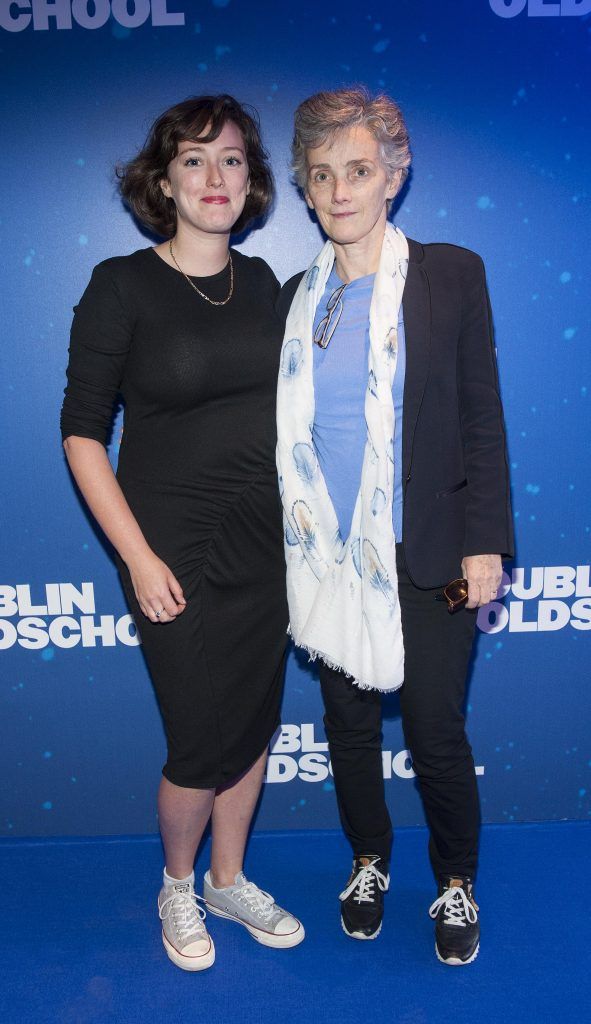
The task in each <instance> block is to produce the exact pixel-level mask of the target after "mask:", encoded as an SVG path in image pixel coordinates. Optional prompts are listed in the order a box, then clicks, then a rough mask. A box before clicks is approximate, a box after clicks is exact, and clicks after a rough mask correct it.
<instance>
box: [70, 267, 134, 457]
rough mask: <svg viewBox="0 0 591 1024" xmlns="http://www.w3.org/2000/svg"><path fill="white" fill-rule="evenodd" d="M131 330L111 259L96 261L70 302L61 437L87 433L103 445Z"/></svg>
mask: <svg viewBox="0 0 591 1024" xmlns="http://www.w3.org/2000/svg"><path fill="white" fill-rule="evenodd" d="M132 333H133V317H132V315H131V312H130V310H129V309H128V308H126V306H125V304H124V302H123V301H122V297H121V293H120V290H119V288H118V286H117V282H116V280H115V275H114V273H113V269H112V266H111V261H106V262H105V263H99V265H98V266H97V267H95V269H94V271H93V273H92V277H91V279H90V283H89V285H88V287H87V289H86V291H85V292H84V295H83V296H82V298H81V299H80V302H79V303H78V305H77V306H75V307H74V321H73V323H72V330H71V334H70V349H69V362H68V369H67V378H68V383H67V385H66V388H65V392H64V395H65V397H64V402H63V405H62V412H61V424H60V425H61V432H62V439H65V438H66V437H70V436H72V435H73V436H76V437H90V438H93V439H94V440H95V441H100V443H101V444H104V445H106V442H107V437H108V434H109V428H110V425H111V420H112V417H113V407H114V404H115V400H116V398H117V395H118V392H119V389H120V386H121V381H122V379H123V373H124V369H125V363H126V360H127V356H128V353H129V348H130V344H131V337H132Z"/></svg>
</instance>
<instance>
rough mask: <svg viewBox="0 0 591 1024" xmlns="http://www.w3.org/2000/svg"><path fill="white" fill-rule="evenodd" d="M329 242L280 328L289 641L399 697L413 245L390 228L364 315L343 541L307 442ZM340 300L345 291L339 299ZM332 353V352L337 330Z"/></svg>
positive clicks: (280, 463)
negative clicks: (398, 389) (406, 350)
mask: <svg viewBox="0 0 591 1024" xmlns="http://www.w3.org/2000/svg"><path fill="white" fill-rule="evenodd" d="M334 258H335V257H334V249H333V246H332V243H331V242H327V243H326V245H325V246H324V247H323V249H322V250H321V252H320V253H319V255H318V257H317V258H316V259H315V260H314V262H313V264H312V266H311V267H310V268H309V270H308V271H307V272H306V273H305V274H304V277H303V278H302V280H301V282H300V285H299V287H298V290H297V292H296V294H295V296H294V300H293V302H292V305H291V309H290V311H289V315H288V318H287V325H286V332H285V339H284V342H283V348H282V350H281V363H280V371H279V386H278V398H277V433H278V441H277V468H278V472H279V485H280V490H281V500H282V503H283V510H284V526H285V556H286V561H287V596H288V601H289V612H290V627H289V631H290V633H291V635H292V637H293V640H294V642H295V644H296V645H297V646H298V647H303V648H304V649H305V650H306V651H308V653H309V655H310V657H311V658H316V657H320V658H322V660H323V661H324V662H326V664H327V665H329V666H330V667H332V668H337V669H342V670H343V671H344V672H345V673H346V674H347V675H348V676H350V677H352V679H353V682H355V683H356V684H357V685H358V686H360V687H362V688H363V689H375V690H384V691H388V690H395V689H397V688H398V687H399V686H401V685H402V682H403V676H404V645H403V640H402V626H401V621H400V603H399V600H398V579H397V575H396V550H395V537H394V531H393V527H392V498H393V490H394V487H393V483H394V426H395V424H394V405H393V401H392V382H393V379H394V373H395V370H396V359H397V355H398V339H397V325H398V313H399V309H400V304H401V302H402V293H403V290H404V282H405V280H406V273H407V269H408V243H407V240H406V238H405V236H404V235H403V234H402V232H401V231H400V230H399V229H398V228H394V227H392V226H391V225H390V224H388V225H387V226H386V231H385V235H384V242H383V245H382V252H381V257H380V265H379V268H378V271H377V274H376V278H375V283H374V289H373V295H372V301H371V308H370V315H369V336H370V351H369V360H368V381H367V391H366V395H365V419H366V423H367V440H366V445H365V453H364V458H363V466H362V470H361V481H360V487H359V493H358V495H357V500H356V503H355V511H354V513H353V520H352V523H351V532H350V535H349V537H348V538H347V539H346V540H343V539H342V538H341V536H340V533H339V525H338V521H337V517H336V513H335V510H334V507H333V504H332V501H331V498H330V495H329V493H328V490H327V487H326V482H325V480H324V476H323V474H322V471H321V469H320V466H319V464H318V459H317V457H316V452H315V450H314V444H313V440H312V428H313V424H314V379H313V341H312V332H313V324H314V315H315V312H316V307H317V306H318V303H319V302H320V299H321V298H322V296H323V294H324V290H325V287H326V282H327V280H328V278H329V275H330V272H331V270H332V266H333V263H334ZM345 294H346V293H345ZM332 344H333V345H334V344H338V332H337V335H336V337H335V338H334V339H333V341H332Z"/></svg>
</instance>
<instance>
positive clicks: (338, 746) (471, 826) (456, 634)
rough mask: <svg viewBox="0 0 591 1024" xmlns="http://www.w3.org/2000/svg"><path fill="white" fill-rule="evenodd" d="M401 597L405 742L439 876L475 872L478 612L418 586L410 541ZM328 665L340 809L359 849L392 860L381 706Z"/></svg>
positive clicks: (325, 691)
mask: <svg viewBox="0 0 591 1024" xmlns="http://www.w3.org/2000/svg"><path fill="white" fill-rule="evenodd" d="M396 555H397V566H398V594H399V597H400V608H401V615H402V632H403V636H404V650H405V670H404V684H403V686H402V689H401V690H400V709H401V713H402V725H403V729H404V734H405V737H406V743H407V746H408V749H409V751H410V754H411V757H412V764H413V769H414V771H415V773H416V775H417V778H418V780H419V784H420V789H421V796H422V799H423V805H424V808H425V814H426V818H427V823H428V825H429V830H430V841H429V854H430V857H431V864H432V866H433V870H434V872H435V876H436V878H439V877H440V876H441V875H451V876H454V877H456V876H458V875H461V876H464V877H465V876H467V877H469V878H474V876H475V873H476V864H477V857H478V831H479V824H480V809H479V801H478V789H477V785H476V777H475V774H474V761H473V758H472V749H471V747H470V744H469V743H468V740H467V738H466V733H465V731H464V717H463V714H462V705H463V702H464V692H465V679H466V672H467V668H468V661H469V659H470V651H471V648H472V642H473V637H474V627H475V622H476V615H475V613H474V612H473V611H468V610H466V609H461V610H460V611H458V612H455V613H454V614H453V615H450V614H449V612H448V610H447V605H446V604H445V603H443V602H439V601H436V600H435V594H436V593H438V591H436V590H419V589H418V588H417V587H415V586H414V585H413V584H412V583H411V581H410V580H409V578H408V575H407V573H406V570H405V565H404V557H403V554H402V545H399V544H398V545H396ZM319 664H320V682H321V686H322V696H323V698H324V707H325V711H326V714H325V716H324V725H325V728H326V737H327V739H328V744H329V750H330V757H331V762H332V769H333V774H334V781H335V789H336V795H337V801H338V806H339V813H340V816H341V821H342V824H343V829H344V831H345V834H346V835H347V837H348V839H349V841H350V842H351V845H352V847H353V852H354V853H355V854H362V853H377V854H379V855H380V856H381V857H383V859H384V860H385V861H389V859H390V850H391V845H392V825H391V822H390V815H389V813H388V808H387V806H386V801H385V794H384V777H383V769H382V731H381V730H382V726H381V721H382V707H381V694H380V693H379V692H377V691H376V690H360V689H359V688H358V687H356V686H355V685H354V684H353V683H351V682H350V681H349V680H347V678H346V677H345V676H344V675H343V673H342V672H335V671H334V670H333V669H330V668H328V667H327V666H326V665H324V664H322V663H321V662H319Z"/></svg>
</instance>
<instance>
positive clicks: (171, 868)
mask: <svg viewBox="0 0 591 1024" xmlns="http://www.w3.org/2000/svg"><path fill="white" fill-rule="evenodd" d="M214 797H215V790H214V789H186V788H185V787H184V786H175V785H173V783H172V782H169V781H168V779H164V778H163V779H162V781H161V783H160V789H159V791H158V818H159V821H160V832H161V835H162V842H163V844H164V855H165V857H166V870H167V871H168V874H169V875H172V877H173V878H186V877H187V875H190V874H191V872H192V870H193V864H194V861H195V854H196V853H197V847H198V846H199V843H200V841H201V836H202V835H203V832H204V830H205V826H206V825H207V822H208V821H209V818H210V816H211V810H212V807H213V801H214Z"/></svg>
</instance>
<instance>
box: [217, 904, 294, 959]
mask: <svg viewBox="0 0 591 1024" xmlns="http://www.w3.org/2000/svg"><path fill="white" fill-rule="evenodd" d="M205 905H206V907H207V909H208V911H209V913H210V914H215V916H216V917H225V918H226V920H227V921H234V922H235V923H236V924H241V925H242V926H243V928H246V930H247V932H249V933H250V934H251V935H252V937H253V939H256V941H257V942H260V943H261V945H262V946H271V947H272V948H273V949H291V947H292V946H299V944H300V942H303V941H304V939H305V937H306V932H305V931H304V926H303V924H302V923H301V921H300V922H299V925H300V926H299V928H298V929H297V931H295V932H291V934H290V935H273V934H272V933H271V932H265V931H263V929H262V928H255V926H254V925H252V924H247V922H246V921H241V920H240V918H239V917H234V916H233V915H232V914H226V912H225V910H219V909H218V908H217V907H214V906H213V904H212V903H206V904H205Z"/></svg>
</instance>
